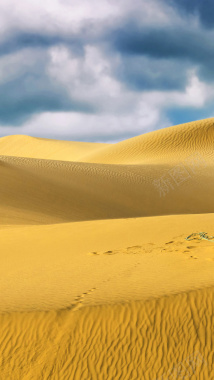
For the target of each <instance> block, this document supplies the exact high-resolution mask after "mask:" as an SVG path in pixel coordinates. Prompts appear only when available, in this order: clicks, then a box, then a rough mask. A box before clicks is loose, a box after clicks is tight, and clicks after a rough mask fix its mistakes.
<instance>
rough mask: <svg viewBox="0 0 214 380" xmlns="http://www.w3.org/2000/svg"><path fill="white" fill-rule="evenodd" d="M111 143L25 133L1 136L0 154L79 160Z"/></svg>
mask: <svg viewBox="0 0 214 380" xmlns="http://www.w3.org/2000/svg"><path fill="white" fill-rule="evenodd" d="M106 146H109V144H101V143H87V142H78V141H62V140H51V139H42V138H38V137H30V136H25V135H14V136H5V137H2V138H0V155H6V156H15V157H28V158H30V157H31V158H46V159H51V160H66V161H78V160H81V158H82V156H85V155H86V154H89V153H92V152H95V151H97V150H100V149H103V148H106Z"/></svg>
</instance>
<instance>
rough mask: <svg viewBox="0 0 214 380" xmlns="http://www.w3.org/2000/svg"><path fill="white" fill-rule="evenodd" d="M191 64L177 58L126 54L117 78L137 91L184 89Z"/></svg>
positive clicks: (117, 72) (117, 71)
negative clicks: (160, 58)
mask: <svg viewBox="0 0 214 380" xmlns="http://www.w3.org/2000/svg"><path fill="white" fill-rule="evenodd" d="M190 67H191V65H188V64H187V63H186V62H177V61H176V60H175V59H171V60H169V59H162V60H159V59H156V58H150V57H147V56H139V55H138V56H137V57H136V56H135V55H128V56H127V55H124V56H123V59H122V61H121V65H120V66H119V68H118V69H117V70H116V76H117V78H118V79H119V80H120V81H122V82H123V83H125V84H126V85H127V86H128V87H130V88H132V89H133V90H136V91H143V90H162V91H169V90H175V89H177V90H182V89H184V87H185V85H186V82H187V79H188V74H187V71H188V70H187V69H189V68H190Z"/></svg>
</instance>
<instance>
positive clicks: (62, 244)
mask: <svg viewBox="0 0 214 380" xmlns="http://www.w3.org/2000/svg"><path fill="white" fill-rule="evenodd" d="M213 148H214V119H207V120H202V121H199V122H194V123H188V124H183V125H178V126H174V127H171V128H167V129H162V130H160V131H156V132H152V133H149V134H145V135H142V136H138V137H135V138H132V139H129V140H126V141H123V142H120V143H117V144H93V143H89V144H87V143H79V142H68V141H67V142H65V141H56V140H48V139H38V138H31V137H28V136H8V137H4V138H2V139H0V178H1V186H0V211H1V218H0V234H1V252H2V254H1V256H0V288H1V297H0V310H1V313H0V326H1V327H0V329H1V334H0V353H1V355H0V358H1V359H0V379H1V380H2V379H3V380H8V379H14V380H23V379H31V380H34V379H35V380H37V379H38V380H39V379H60V380H61V379H63V380H64V379H68V380H70V379H75V380H79V379H81V380H82V379H83V380H84V379H85V380H89V379H93V380H96V379H98V380H100V379H101V380H102V379H103V380H106V379H110V380H111V379H122V380H135V379H136V380H139V379H146V380H147V379H148V380H160V379H162V380H164V379H167V380H169V379H179V378H182V379H184V378H185V379H212V378H214V366H213V355H212V352H213V348H214V344H213V339H214V337H213V333H212V325H213V301H214V300H213V297H214V283H213V278H214V277H213V273H214V242H213V241H207V240H197V239H195V240H192V241H187V240H186V237H187V236H188V235H190V234H191V233H193V232H200V231H204V232H207V233H208V234H209V235H214V202H213V194H214V176H213V163H214V162H213V152H214V149H213Z"/></svg>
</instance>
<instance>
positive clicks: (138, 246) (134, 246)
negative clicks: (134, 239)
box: [126, 245, 142, 250]
mask: <svg viewBox="0 0 214 380" xmlns="http://www.w3.org/2000/svg"><path fill="white" fill-rule="evenodd" d="M136 248H137V249H139V248H142V247H141V245H133V247H127V248H126V249H127V250H129V249H136Z"/></svg>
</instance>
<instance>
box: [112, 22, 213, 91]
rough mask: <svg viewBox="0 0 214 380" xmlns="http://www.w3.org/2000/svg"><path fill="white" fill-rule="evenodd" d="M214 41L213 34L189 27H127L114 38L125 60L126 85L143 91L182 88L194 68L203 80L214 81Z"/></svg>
mask: <svg viewBox="0 0 214 380" xmlns="http://www.w3.org/2000/svg"><path fill="white" fill-rule="evenodd" d="M213 40H214V33H213V32H212V31H203V30H199V29H194V28H192V29H191V27H188V26H186V27H185V28H184V27H183V28H181V27H174V26H168V27H162V28H155V27H151V28H148V27H147V28H143V27H140V26H137V25H136V24H134V23H128V24H124V25H123V27H122V28H120V29H118V30H115V31H114V32H113V33H112V35H111V41H113V46H114V49H115V50H116V51H118V52H120V55H121V57H122V61H123V63H122V67H125V69H124V70H123V71H124V72H125V73H126V74H127V83H129V84H131V82H132V84H133V86H136V87H137V88H142V89H143V88H144V87H145V88H146V89H148V88H151V89H153V88H154V87H155V86H156V87H157V89H164V88H165V90H168V89H172V88H177V89H179V88H181V87H182V86H183V85H184V82H185V79H186V77H187V70H189V69H190V68H195V69H196V70H197V72H198V75H199V77H200V78H201V79H203V80H207V81H209V80H214V45H213ZM130 57H131V59H130ZM141 57H145V58H146V59H147V65H146V67H144V66H145V65H143V64H142V65H141ZM128 61H129V64H128V65H126V66H125V64H124V63H125V62H128ZM124 77H125V76H124Z"/></svg>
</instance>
